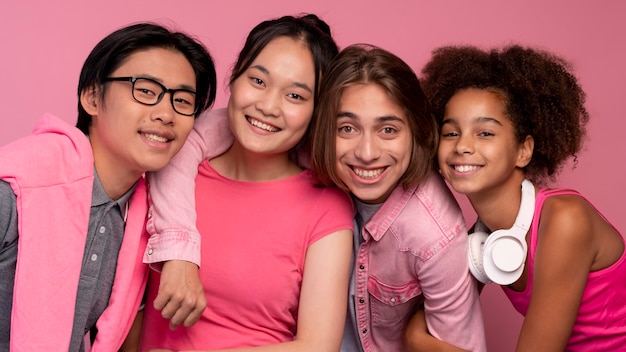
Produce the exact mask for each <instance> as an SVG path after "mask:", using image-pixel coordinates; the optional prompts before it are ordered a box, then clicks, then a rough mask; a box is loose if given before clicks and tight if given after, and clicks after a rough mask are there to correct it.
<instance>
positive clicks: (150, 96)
mask: <svg viewBox="0 0 626 352" xmlns="http://www.w3.org/2000/svg"><path fill="white" fill-rule="evenodd" d="M165 92H166V90H165V87H163V86H162V85H161V84H159V83H158V82H156V81H153V80H151V79H147V78H137V79H136V80H135V82H134V83H133V97H134V98H135V99H136V100H137V101H138V102H140V103H142V104H147V105H154V104H157V103H158V102H159V101H160V100H161V99H162V98H163V95H164V94H165ZM170 93H171V94H172V96H171V102H172V107H173V108H174V110H175V111H176V112H178V113H179V114H183V115H193V114H194V113H195V110H196V95H195V93H193V92H191V91H187V90H178V89H173V90H170Z"/></svg>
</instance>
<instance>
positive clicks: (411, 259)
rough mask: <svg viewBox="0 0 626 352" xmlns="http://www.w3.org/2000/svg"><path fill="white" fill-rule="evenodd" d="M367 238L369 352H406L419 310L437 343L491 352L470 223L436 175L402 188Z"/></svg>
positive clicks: (361, 284)
mask: <svg viewBox="0 0 626 352" xmlns="http://www.w3.org/2000/svg"><path fill="white" fill-rule="evenodd" d="M362 235H363V238H364V242H363V243H362V244H361V245H360V247H359V249H358V252H357V255H356V262H355V270H356V273H355V275H356V292H355V304H356V315H357V329H358V333H359V337H360V340H361V344H362V346H363V349H364V351H365V352H369V351H401V350H402V341H403V331H404V327H405V325H406V323H407V321H408V320H409V318H410V317H411V316H412V314H413V312H414V311H415V309H416V308H417V307H418V306H419V305H420V304H422V303H423V304H424V307H425V311H426V322H427V325H428V329H429V332H430V333H431V334H432V335H433V336H435V337H437V338H438V339H440V340H443V341H446V342H448V343H450V344H453V345H455V346H458V347H461V348H463V349H466V350H471V351H485V350H486V343H485V334H484V327H483V318H482V312H481V308H480V302H479V294H478V290H477V288H476V281H475V280H474V279H473V278H472V276H471V274H470V272H469V268H468V261H467V248H468V238H467V230H466V227H465V222H464V220H463V215H462V213H461V210H460V208H459V206H458V204H457V202H456V200H455V199H454V197H453V195H452V194H451V192H450V190H449V189H448V188H447V186H446V184H445V183H444V182H443V179H442V178H441V177H440V176H439V174H438V173H435V172H433V173H432V174H431V175H430V176H429V177H428V178H427V179H426V180H425V181H424V182H422V183H421V184H420V185H419V186H414V187H411V188H409V189H407V190H405V189H404V187H402V186H398V187H397V188H396V189H395V190H394V191H393V193H392V194H391V195H390V196H389V198H388V199H387V201H386V202H385V203H384V204H383V205H382V207H381V208H380V209H379V210H378V211H377V212H376V213H375V214H374V216H373V217H372V218H371V219H370V221H368V222H367V223H366V224H365V226H364V229H363V231H362Z"/></svg>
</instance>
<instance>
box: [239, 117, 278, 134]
mask: <svg viewBox="0 0 626 352" xmlns="http://www.w3.org/2000/svg"><path fill="white" fill-rule="evenodd" d="M246 120H248V123H250V124H251V125H252V126H254V127H256V128H260V129H262V130H263V131H267V132H278V131H280V128H276V127H274V126H271V125H268V124H266V123H263V122H261V121H259V120H255V119H253V118H251V117H246Z"/></svg>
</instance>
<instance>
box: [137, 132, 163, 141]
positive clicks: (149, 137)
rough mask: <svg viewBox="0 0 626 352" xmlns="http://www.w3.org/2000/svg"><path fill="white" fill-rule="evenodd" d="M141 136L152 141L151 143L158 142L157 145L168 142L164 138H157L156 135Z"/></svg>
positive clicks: (143, 134) (146, 134)
mask: <svg viewBox="0 0 626 352" xmlns="http://www.w3.org/2000/svg"><path fill="white" fill-rule="evenodd" d="M141 135H142V136H144V137H145V138H146V139H147V140H150V141H153V142H159V143H166V142H168V141H169V139H168V138H165V137H163V136H159V135H157V134H154V133H142V134H141Z"/></svg>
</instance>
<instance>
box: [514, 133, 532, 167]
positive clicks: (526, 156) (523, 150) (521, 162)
mask: <svg viewBox="0 0 626 352" xmlns="http://www.w3.org/2000/svg"><path fill="white" fill-rule="evenodd" d="M534 150H535V139H534V138H533V137H532V136H531V135H528V136H526V138H524V141H523V142H522V143H520V144H519V147H518V154H517V163H516V164H515V166H517V167H519V168H523V167H526V165H528V163H530V160H531V159H532V157H533V151H534Z"/></svg>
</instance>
